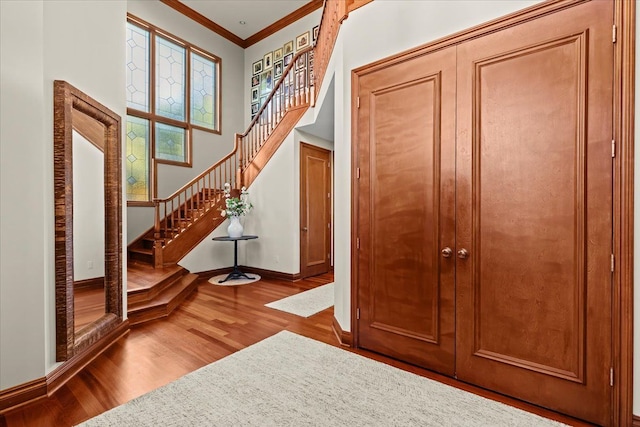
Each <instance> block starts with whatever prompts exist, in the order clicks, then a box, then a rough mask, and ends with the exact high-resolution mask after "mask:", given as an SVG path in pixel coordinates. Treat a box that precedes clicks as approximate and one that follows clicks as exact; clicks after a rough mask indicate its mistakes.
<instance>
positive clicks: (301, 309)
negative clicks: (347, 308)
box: [265, 283, 334, 317]
mask: <svg viewBox="0 0 640 427" xmlns="http://www.w3.org/2000/svg"><path fill="white" fill-rule="evenodd" d="M333 288H334V286H333V283H327V284H326V285H322V286H318V287H317V288H313V289H309V290H308V291H304V292H300V293H299V294H295V295H291V296H290V297H286V298H283V299H280V300H278V301H274V302H270V303H269V304H265V306H266V307H269V308H275V309H276V310H280V311H286V312H287V313H293V314H297V315H298V316H302V317H309V316H313V315H314V314H316V313H319V312H321V311H322V310H324V309H326V308H329V307H331V306H332V305H333V304H334V303H333V298H334V294H333Z"/></svg>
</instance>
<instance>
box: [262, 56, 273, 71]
mask: <svg viewBox="0 0 640 427" xmlns="http://www.w3.org/2000/svg"><path fill="white" fill-rule="evenodd" d="M262 62H263V64H262V71H267V70H270V69H272V68H273V52H269V53H265V54H264V58H263V59H262Z"/></svg>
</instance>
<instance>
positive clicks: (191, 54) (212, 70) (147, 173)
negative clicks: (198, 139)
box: [126, 16, 220, 203]
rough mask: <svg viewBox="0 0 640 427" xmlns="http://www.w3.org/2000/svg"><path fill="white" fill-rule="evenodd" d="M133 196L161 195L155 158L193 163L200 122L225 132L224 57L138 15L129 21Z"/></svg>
mask: <svg viewBox="0 0 640 427" xmlns="http://www.w3.org/2000/svg"><path fill="white" fill-rule="evenodd" d="M126 43H127V45H126V51H127V64H126V66H127V88H126V89H127V166H126V167H127V198H128V201H130V202H143V203H148V202H149V201H151V200H152V198H153V197H154V196H155V183H154V182H153V179H154V176H153V174H152V173H151V171H152V170H153V168H154V165H155V163H158V162H160V163H171V164H175V165H178V166H190V165H191V146H190V144H191V132H192V129H193V128H194V127H196V128H198V129H202V130H204V131H208V132H215V133H220V110H219V105H220V90H219V84H220V59H219V58H217V57H216V56H214V55H211V54H209V53H207V52H205V51H204V50H202V49H200V48H197V47H195V46H193V45H191V44H189V43H187V42H185V41H184V40H181V39H179V38H178V37H175V36H173V35H171V34H168V33H166V32H164V31H162V30H160V29H158V28H155V27H154V26H153V25H151V24H148V23H146V22H143V21H142V20H139V19H138V18H135V17H133V16H129V19H128V22H127V39H126Z"/></svg>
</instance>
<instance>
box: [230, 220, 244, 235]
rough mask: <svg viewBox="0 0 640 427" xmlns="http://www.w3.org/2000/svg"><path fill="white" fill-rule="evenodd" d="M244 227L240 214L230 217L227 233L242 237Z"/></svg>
mask: <svg viewBox="0 0 640 427" xmlns="http://www.w3.org/2000/svg"><path fill="white" fill-rule="evenodd" d="M243 231H244V228H243V227H242V224H240V217H239V216H231V217H229V226H228V227H227V234H228V235H229V237H242V233H243Z"/></svg>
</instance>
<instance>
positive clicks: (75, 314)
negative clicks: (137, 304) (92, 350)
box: [53, 81, 123, 361]
mask: <svg viewBox="0 0 640 427" xmlns="http://www.w3.org/2000/svg"><path fill="white" fill-rule="evenodd" d="M53 136H54V193H55V194H54V197H55V282H56V284H55V286H56V360H57V361H65V360H69V359H71V358H72V357H73V356H75V355H77V354H79V353H81V352H83V351H85V350H87V349H88V348H89V347H91V346H92V345H94V344H96V343H98V342H99V341H100V340H101V339H103V338H105V337H107V336H108V335H109V334H110V333H112V332H113V331H115V330H116V329H117V328H118V326H120V325H121V324H122V322H123V306H122V225H121V215H122V213H121V209H122V189H121V167H120V156H121V152H120V147H121V128H120V116H118V115H117V114H115V113H114V112H113V111H111V110H109V109H108V108H107V107H105V106H104V105H102V104H100V103H99V102H97V101H95V100H94V99H92V98H91V97H89V96H88V95H86V94H84V93H83V92H81V91H80V90H78V89H76V88H75V87H73V86H71V85H70V84H69V83H67V82H64V81H55V82H54V129H53Z"/></svg>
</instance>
